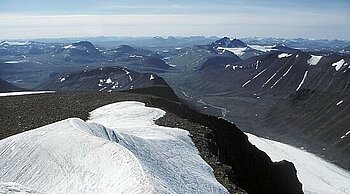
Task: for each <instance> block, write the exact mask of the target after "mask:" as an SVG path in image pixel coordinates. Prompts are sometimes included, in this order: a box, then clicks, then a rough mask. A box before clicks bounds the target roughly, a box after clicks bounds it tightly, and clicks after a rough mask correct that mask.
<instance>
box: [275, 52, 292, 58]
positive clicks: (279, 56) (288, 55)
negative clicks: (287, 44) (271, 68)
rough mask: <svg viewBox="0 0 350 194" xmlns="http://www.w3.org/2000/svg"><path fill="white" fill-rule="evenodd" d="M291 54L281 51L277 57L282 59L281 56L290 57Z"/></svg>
mask: <svg viewBox="0 0 350 194" xmlns="http://www.w3.org/2000/svg"><path fill="white" fill-rule="evenodd" d="M292 55H293V54H289V53H281V54H279V55H278V58H279V59H282V58H286V57H290V56H292Z"/></svg>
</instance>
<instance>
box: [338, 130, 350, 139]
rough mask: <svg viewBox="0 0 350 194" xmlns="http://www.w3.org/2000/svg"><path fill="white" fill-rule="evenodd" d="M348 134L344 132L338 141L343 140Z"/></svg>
mask: <svg viewBox="0 0 350 194" xmlns="http://www.w3.org/2000/svg"><path fill="white" fill-rule="evenodd" d="M349 134H350V131H348V132H346V133H345V134H344V135H343V136H341V137H340V139H344V138H345V137H346V136H348V135H349Z"/></svg>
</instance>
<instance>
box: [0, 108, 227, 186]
mask: <svg viewBox="0 0 350 194" xmlns="http://www.w3.org/2000/svg"><path fill="white" fill-rule="evenodd" d="M164 114H165V112H164V111H162V110H160V109H156V108H149V107H145V105H144V104H143V103H140V102H120V103H115V104H110V105H107V106H104V107H101V108H98V109H96V110H95V111H93V112H92V113H91V121H87V122H84V121H83V120H81V119H78V118H70V119H66V120H63V121H60V122H56V123H53V124H50V125H47V126H44V127H40V128H37V129H34V130H31V131H27V132H24V133H21V134H18V135H15V136H11V137H9V138H6V139H3V140H1V141H0V150H2V151H1V152H0V157H1V160H0V193H1V192H5V191H7V190H6V189H8V187H9V186H10V187H11V186H15V187H16V188H19V189H18V190H19V191H23V193H24V192H26V191H27V190H34V191H38V192H44V193H228V191H227V190H226V189H225V188H224V187H223V186H222V185H221V184H220V183H218V182H217V181H216V179H215V177H214V175H213V172H212V168H211V167H210V166H209V165H208V164H206V163H205V162H204V160H203V159H202V158H201V157H200V156H199V154H198V150H197V149H196V147H195V146H194V144H193V142H192V140H191V139H190V137H189V136H188V135H189V133H188V132H187V131H185V130H183V129H177V128H169V127H161V126H157V125H155V124H154V122H153V121H154V120H156V119H158V118H160V117H162V116H163V115H164ZM101 124H103V125H101ZM106 127H109V128H106ZM21 188H23V189H21ZM24 189H25V190H24Z"/></svg>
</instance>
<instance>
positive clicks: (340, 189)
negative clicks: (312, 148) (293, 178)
mask: <svg viewBox="0 0 350 194" xmlns="http://www.w3.org/2000/svg"><path fill="white" fill-rule="evenodd" d="M246 135H247V136H248V139H249V141H250V142H251V143H252V144H253V145H255V146H257V148H259V149H260V150H262V151H264V152H266V153H267V155H269V156H270V158H271V160H272V161H281V160H288V161H290V162H293V164H294V165H295V168H296V169H297V175H298V178H299V180H300V182H301V183H302V184H303V191H304V192H305V194H324V193H332V194H347V193H350V184H349V179H350V173H349V172H348V171H345V170H344V169H342V168H339V167H338V166H336V165H334V164H332V163H329V162H326V161H325V160H323V159H321V158H319V157H317V156H315V155H313V154H311V153H307V152H306V151H303V150H300V149H298V148H295V147H293V146H290V145H287V144H283V143H280V142H276V141H272V140H268V139H264V138H260V137H257V136H255V135H252V134H249V133H246Z"/></svg>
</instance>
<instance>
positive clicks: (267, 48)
mask: <svg viewBox="0 0 350 194" xmlns="http://www.w3.org/2000/svg"><path fill="white" fill-rule="evenodd" d="M248 46H249V47H250V48H252V49H255V50H258V51H261V52H270V51H276V50H277V49H275V48H274V47H275V46H276V45H274V46H261V45H248Z"/></svg>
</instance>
